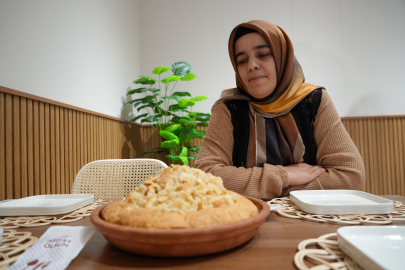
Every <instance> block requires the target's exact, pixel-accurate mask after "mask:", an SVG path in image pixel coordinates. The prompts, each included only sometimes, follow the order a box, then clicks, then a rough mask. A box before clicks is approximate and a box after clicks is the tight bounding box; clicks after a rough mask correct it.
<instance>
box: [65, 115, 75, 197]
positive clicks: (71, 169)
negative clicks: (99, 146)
mask: <svg viewBox="0 0 405 270" xmlns="http://www.w3.org/2000/svg"><path fill="white" fill-rule="evenodd" d="M73 143H74V141H73V111H72V110H69V155H68V156H69V180H68V181H67V186H66V190H67V191H68V192H69V191H70V187H71V186H72V184H73V179H74V176H75V168H74V162H73Z"/></svg>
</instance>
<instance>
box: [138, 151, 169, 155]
mask: <svg viewBox="0 0 405 270" xmlns="http://www.w3.org/2000/svg"><path fill="white" fill-rule="evenodd" d="M163 152H164V150H159V151H154V150H150V151H145V152H142V155H146V154H156V155H158V154H162V153H163Z"/></svg>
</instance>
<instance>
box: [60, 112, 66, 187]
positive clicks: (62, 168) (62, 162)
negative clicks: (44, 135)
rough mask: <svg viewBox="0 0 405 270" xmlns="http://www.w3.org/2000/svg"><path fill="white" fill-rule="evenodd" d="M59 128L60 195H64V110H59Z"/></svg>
mask: <svg viewBox="0 0 405 270" xmlns="http://www.w3.org/2000/svg"><path fill="white" fill-rule="evenodd" d="M59 119H60V120H59V128H60V134H59V136H60V193H61V194H66V193H65V179H66V174H65V171H66V163H65V147H66V142H65V109H64V108H60V109H59Z"/></svg>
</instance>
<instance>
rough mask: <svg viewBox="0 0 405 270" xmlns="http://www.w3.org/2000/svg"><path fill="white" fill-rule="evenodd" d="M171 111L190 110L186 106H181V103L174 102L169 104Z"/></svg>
mask: <svg viewBox="0 0 405 270" xmlns="http://www.w3.org/2000/svg"><path fill="white" fill-rule="evenodd" d="M169 111H171V112H189V111H188V110H186V109H185V108H182V107H180V106H179V104H172V105H170V106H169Z"/></svg>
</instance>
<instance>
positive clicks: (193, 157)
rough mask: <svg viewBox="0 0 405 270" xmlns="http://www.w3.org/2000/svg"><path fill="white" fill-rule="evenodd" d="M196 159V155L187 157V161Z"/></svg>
mask: <svg viewBox="0 0 405 270" xmlns="http://www.w3.org/2000/svg"><path fill="white" fill-rule="evenodd" d="M196 158H197V155H191V156H188V157H187V159H196Z"/></svg>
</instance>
